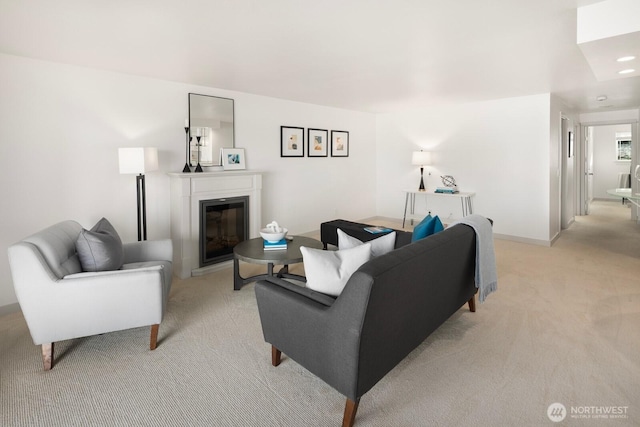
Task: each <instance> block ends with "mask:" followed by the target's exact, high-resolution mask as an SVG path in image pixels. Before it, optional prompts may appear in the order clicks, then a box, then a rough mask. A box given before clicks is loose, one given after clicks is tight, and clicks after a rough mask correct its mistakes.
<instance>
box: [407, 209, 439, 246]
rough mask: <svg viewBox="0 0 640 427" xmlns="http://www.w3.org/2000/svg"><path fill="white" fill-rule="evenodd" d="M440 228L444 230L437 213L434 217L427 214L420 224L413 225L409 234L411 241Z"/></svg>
mask: <svg viewBox="0 0 640 427" xmlns="http://www.w3.org/2000/svg"><path fill="white" fill-rule="evenodd" d="M442 230H444V226H443V225H442V221H440V218H439V217H438V215H436V216H434V217H432V216H431V215H427V217H426V218H425V219H423V220H422V221H421V222H420V224H418V225H416V226H415V227H414V229H413V234H412V235H411V241H412V242H415V241H417V240H420V239H423V238H425V237H427V236H431V235H432V234H435V233H438V232H440V231H442Z"/></svg>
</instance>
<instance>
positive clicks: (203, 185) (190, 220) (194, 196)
mask: <svg viewBox="0 0 640 427" xmlns="http://www.w3.org/2000/svg"><path fill="white" fill-rule="evenodd" d="M169 177H170V181H171V239H172V240H173V258H174V259H173V262H174V273H175V275H176V276H178V277H180V278H181V279H185V278H187V277H190V276H200V275H203V274H206V273H209V272H212V271H216V270H220V269H221V268H226V267H227V266H231V263H232V261H231V260H230V258H231V257H228V258H226V259H227V260H225V259H224V257H222V258H220V259H217V260H215V262H212V263H209V262H205V263H204V264H203V263H202V261H201V254H200V252H201V251H200V227H201V209H202V207H201V202H207V201H216V200H218V201H219V200H221V199H229V200H231V199H233V200H235V199H236V198H243V197H245V198H246V200H247V205H248V206H247V209H246V210H245V212H246V216H247V218H245V220H246V221H247V225H248V231H247V232H248V235H246V236H245V238H253V237H258V236H259V235H260V233H259V232H260V227H261V223H262V218H261V209H262V203H261V193H262V174H261V173H259V172H254V171H248V170H243V171H220V172H203V173H198V174H195V173H169Z"/></svg>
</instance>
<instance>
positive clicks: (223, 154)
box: [220, 148, 247, 170]
mask: <svg viewBox="0 0 640 427" xmlns="http://www.w3.org/2000/svg"><path fill="white" fill-rule="evenodd" d="M220 164H222V169H223V170H237V169H246V168H247V164H246V161H245V158H244V148H221V149H220Z"/></svg>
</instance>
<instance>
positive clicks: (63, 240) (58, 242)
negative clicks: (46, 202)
mask: <svg viewBox="0 0 640 427" xmlns="http://www.w3.org/2000/svg"><path fill="white" fill-rule="evenodd" d="M81 231H82V226H81V225H80V224H78V223H77V222H75V221H63V222H60V223H58V224H55V225H52V226H51V227H48V228H45V229H44V230H42V231H39V232H37V233H36V234H33V235H31V236H29V237H27V238H25V239H23V241H24V242H27V243H31V244H32V245H34V246H35V247H37V248H38V250H39V251H40V253H41V254H42V257H43V258H44V260H45V261H46V262H47V264H48V265H49V268H50V269H51V271H52V272H53V273H54V274H55V275H56V276H57V277H58V278H59V279H61V278H63V277H64V276H66V275H68V274H74V273H79V272H81V271H82V268H81V267H80V261H79V260H78V254H77V252H76V239H77V238H78V235H79V234H80V232H81Z"/></svg>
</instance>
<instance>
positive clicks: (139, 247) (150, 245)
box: [122, 239, 173, 264]
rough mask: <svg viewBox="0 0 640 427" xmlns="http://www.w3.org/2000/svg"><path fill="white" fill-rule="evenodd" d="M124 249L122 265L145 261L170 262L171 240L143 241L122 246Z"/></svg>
mask: <svg viewBox="0 0 640 427" xmlns="http://www.w3.org/2000/svg"><path fill="white" fill-rule="evenodd" d="M122 247H123V249H124V263H125V264H129V263H133V262H145V261H160V260H162V261H172V260H173V243H172V242H171V239H162V240H143V241H141V242H131V243H125V244H123V245H122Z"/></svg>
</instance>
